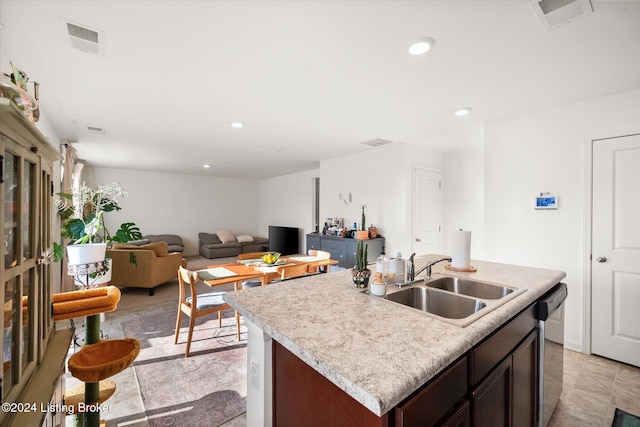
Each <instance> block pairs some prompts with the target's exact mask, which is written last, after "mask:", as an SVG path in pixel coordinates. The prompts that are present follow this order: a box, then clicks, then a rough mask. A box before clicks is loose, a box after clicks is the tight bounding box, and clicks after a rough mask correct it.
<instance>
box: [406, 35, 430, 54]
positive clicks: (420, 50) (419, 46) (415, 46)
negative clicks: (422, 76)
mask: <svg viewBox="0 0 640 427" xmlns="http://www.w3.org/2000/svg"><path fill="white" fill-rule="evenodd" d="M434 44H436V41H435V40H434V39H432V38H431V37H421V38H419V39H418V40H416V41H415V42H413V43H412V44H411V46H410V47H409V53H410V54H411V55H423V54H425V53H427V52H428V51H429V49H431V48H432V47H433V45H434Z"/></svg>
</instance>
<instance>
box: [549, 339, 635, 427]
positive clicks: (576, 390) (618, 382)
mask: <svg viewBox="0 0 640 427" xmlns="http://www.w3.org/2000/svg"><path fill="white" fill-rule="evenodd" d="M616 408H620V409H622V410H623V411H626V412H628V413H631V414H634V415H640V368H636V367H634V366H631V365H626V364H624V363H619V362H615V361H612V360H609V359H605V358H603V357H599V356H588V355H584V354H582V353H577V352H575V351H571V350H565V352H564V385H563V391H562V396H561V397H560V402H558V406H557V407H556V410H555V412H554V413H553V416H552V418H551V421H550V422H549V427H590V426H593V427H608V426H611V423H612V422H613V415H614V412H615V409H616Z"/></svg>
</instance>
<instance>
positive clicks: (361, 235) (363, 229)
mask: <svg viewBox="0 0 640 427" xmlns="http://www.w3.org/2000/svg"><path fill="white" fill-rule="evenodd" d="M365 207H366V206H365V205H362V222H361V226H360V230H357V231H356V239H358V240H366V239H368V238H369V231H368V230H367V217H366V216H365V214H364V208H365Z"/></svg>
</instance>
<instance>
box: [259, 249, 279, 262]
mask: <svg viewBox="0 0 640 427" xmlns="http://www.w3.org/2000/svg"><path fill="white" fill-rule="evenodd" d="M279 259H280V253H279V252H268V253H266V254H262V256H261V257H260V260H261V261H262V262H263V263H265V264H267V265H274V264H275V263H277V262H278V260H279Z"/></svg>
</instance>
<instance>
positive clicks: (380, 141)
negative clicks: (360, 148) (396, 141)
mask: <svg viewBox="0 0 640 427" xmlns="http://www.w3.org/2000/svg"><path fill="white" fill-rule="evenodd" d="M362 144H364V145H368V146H370V147H379V146H381V145H386V144H391V141H387V140H386V139H380V138H376V139H372V140H371V141H365V142H363V143H362Z"/></svg>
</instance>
